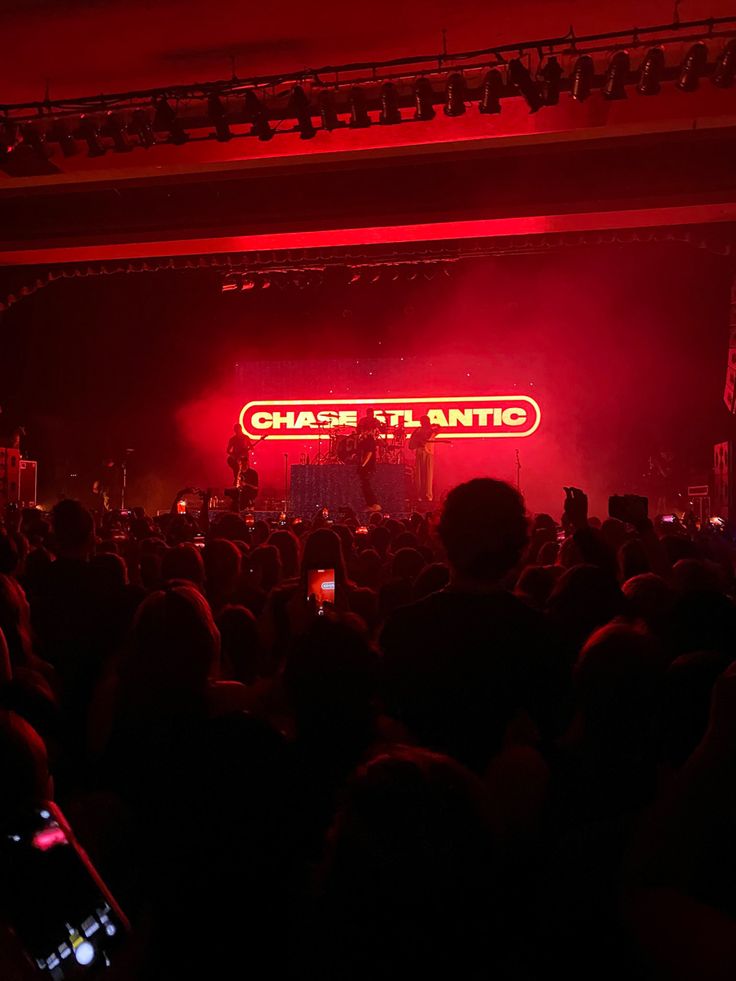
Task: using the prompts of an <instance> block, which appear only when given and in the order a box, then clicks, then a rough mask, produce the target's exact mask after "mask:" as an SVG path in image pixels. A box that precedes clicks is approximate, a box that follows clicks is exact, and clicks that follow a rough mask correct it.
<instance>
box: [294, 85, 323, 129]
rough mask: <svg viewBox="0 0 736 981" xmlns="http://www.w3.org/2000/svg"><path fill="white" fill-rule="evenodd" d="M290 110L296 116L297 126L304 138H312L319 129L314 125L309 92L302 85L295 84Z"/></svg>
mask: <svg viewBox="0 0 736 981" xmlns="http://www.w3.org/2000/svg"><path fill="white" fill-rule="evenodd" d="M289 112H290V113H291V114H292V115H293V116H294V117H295V118H296V128H297V129H298V130H299V136H300V138H301V139H302V140H311V139H312V137H313V136H314V135H315V133H316V132H317V130H316V129H315V128H314V126H313V125H312V110H311V108H310V106H309V99H308V98H307V93H306V92H305V91H304V89H303V88H302V87H301V85H295V86H294V88H293V89H292V90H291V98H290V99H289Z"/></svg>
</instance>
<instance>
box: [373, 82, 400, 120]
mask: <svg viewBox="0 0 736 981" xmlns="http://www.w3.org/2000/svg"><path fill="white" fill-rule="evenodd" d="M378 121H379V122H380V123H381V125H382V126H394V125H395V124H396V123H400V122H401V110H400V109H399V93H398V92H397V91H396V86H395V85H394V84H393V82H386V84H385V85H382V86H381V112H380V114H379V116H378Z"/></svg>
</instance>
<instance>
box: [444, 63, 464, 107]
mask: <svg viewBox="0 0 736 981" xmlns="http://www.w3.org/2000/svg"><path fill="white" fill-rule="evenodd" d="M444 111H445V115H446V116H462V115H463V113H464V112H465V79H464V78H463V76H462V75H461V74H460V72H453V73H452V75H450V77H449V78H448V79H447V92H446V95H445V110H444Z"/></svg>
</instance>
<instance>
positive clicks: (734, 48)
mask: <svg viewBox="0 0 736 981" xmlns="http://www.w3.org/2000/svg"><path fill="white" fill-rule="evenodd" d="M734 75H736V39H734V40H733V41H729V42H728V44H727V45H726V46H725V47H724V49H723V51H721V53H720V54H719V56H718V61H717V62H716V67H715V70H714V72H713V76H712V78H711V81H712V82H713V84H714V85H715V86H716V88H719V89H730V88H731V86H732V85H733V79H734Z"/></svg>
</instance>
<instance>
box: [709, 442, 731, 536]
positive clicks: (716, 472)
mask: <svg viewBox="0 0 736 981" xmlns="http://www.w3.org/2000/svg"><path fill="white" fill-rule="evenodd" d="M732 474H733V446H732V444H731V441H730V440H726V441H725V442H723V443H716V444H715V446H714V447H713V501H712V508H713V514H715V515H717V516H718V517H719V518H725V519H726V521H729V520H730V519H731V517H732V516H733V502H732V493H733V492H732V488H731V484H732V481H731V476H732Z"/></svg>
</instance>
